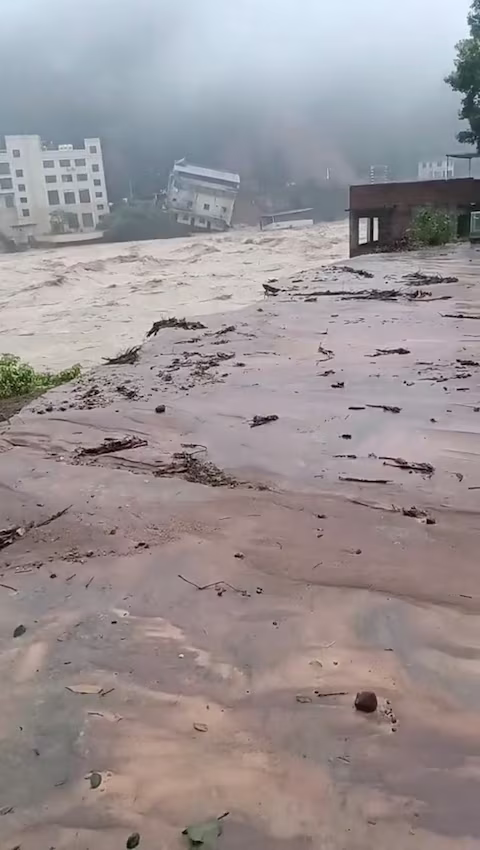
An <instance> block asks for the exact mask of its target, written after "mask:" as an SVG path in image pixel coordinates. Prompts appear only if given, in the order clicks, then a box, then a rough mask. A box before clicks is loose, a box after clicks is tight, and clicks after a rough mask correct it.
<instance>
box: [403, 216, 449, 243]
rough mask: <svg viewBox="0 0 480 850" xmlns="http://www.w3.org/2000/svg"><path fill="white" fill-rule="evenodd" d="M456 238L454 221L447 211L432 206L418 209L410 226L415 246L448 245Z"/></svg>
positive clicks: (411, 237)
mask: <svg viewBox="0 0 480 850" xmlns="http://www.w3.org/2000/svg"><path fill="white" fill-rule="evenodd" d="M454 238H455V231H454V227H453V222H452V219H451V218H450V216H449V214H448V213H447V212H444V211H443V210H436V209H433V208H432V207H425V208H424V209H419V210H417V212H416V213H415V215H414V217H413V221H412V226H411V228H410V240H411V242H412V243H413V245H414V246H418V247H421V246H425V245H446V243H447V242H452V241H453V240H454Z"/></svg>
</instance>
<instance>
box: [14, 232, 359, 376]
mask: <svg viewBox="0 0 480 850" xmlns="http://www.w3.org/2000/svg"><path fill="white" fill-rule="evenodd" d="M347 253H348V227H347V223H346V222H335V223H332V224H323V225H318V226H316V227H314V228H305V229H304V230H292V231H282V232H280V233H261V232H260V231H258V230H253V229H250V228H248V229H242V230H236V231H231V232H230V233H226V234H217V235H212V236H210V237H207V236H205V235H198V236H192V237H185V238H181V239H164V240H158V239H157V240H155V241H152V242H137V243H132V242H126V243H117V244H114V245H83V246H82V245H80V246H79V247H69V248H55V249H50V250H42V251H30V252H27V253H25V254H15V255H12V254H0V350H1V351H5V352H11V353H12V354H17V355H19V356H20V357H22V358H23V359H25V360H28V361H29V362H31V363H33V364H34V365H35V366H37V367H41V368H49V369H63V368H66V367H68V366H70V365H71V364H72V363H77V362H78V363H81V365H82V366H84V367H88V366H93V365H96V364H97V363H101V359H102V357H109V356H112V355H114V354H117V353H118V351H120V350H121V349H123V348H126V347H127V346H129V345H134V344H136V343H138V342H140V341H141V340H142V339H143V338H144V335H145V331H146V329H147V328H148V327H150V325H151V323H152V321H153V318H155V317H156V318H160V317H161V316H162V315H167V316H168V315H181V316H183V315H192V314H204V315H205V314H208V313H213V312H224V311H225V310H236V309H238V308H239V307H242V306H246V305H247V304H251V303H252V302H253V301H256V300H257V299H258V297H259V293H260V292H261V283H262V282H264V281H265V280H267V279H268V278H272V277H278V276H279V275H285V274H292V273H293V274H294V273H296V272H298V271H299V270H300V269H311V268H314V267H316V266H318V265H320V264H322V263H325V262H329V261H334V260H337V259H341V258H342V257H345V256H347Z"/></svg>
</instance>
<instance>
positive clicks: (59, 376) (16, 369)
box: [0, 354, 81, 399]
mask: <svg viewBox="0 0 480 850" xmlns="http://www.w3.org/2000/svg"><path fill="white" fill-rule="evenodd" d="M80 373H81V368H80V366H79V365H78V364H76V365H75V366H72V367H71V368H70V369H64V370H63V371H62V372H37V371H36V370H35V369H34V368H33V366H31V365H30V364H29V363H24V362H23V361H22V360H20V357H17V356H16V355H14V354H2V355H0V399H11V398H17V397H23V396H33V395H40V394H41V393H43V392H46V390H50V389H51V388H52V387H58V386H59V385H60V384H66V383H67V382H68V381H73V380H74V378H78V376H79V375H80Z"/></svg>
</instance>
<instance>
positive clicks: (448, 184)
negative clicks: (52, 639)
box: [349, 178, 480, 257]
mask: <svg viewBox="0 0 480 850" xmlns="http://www.w3.org/2000/svg"><path fill="white" fill-rule="evenodd" d="M424 208H429V209H434V210H440V211H442V212H445V213H447V214H448V215H449V216H450V218H451V220H452V223H454V224H455V229H456V235H457V236H458V237H459V238H467V237H468V235H469V232H470V219H471V214H472V213H473V212H475V211H480V180H475V179H474V178H463V179H462V178H461V179H458V178H456V179H453V180H422V181H419V180H418V181H414V182H409V183H385V184H384V185H379V186H371V185H367V184H366V185H363V186H351V187H350V203H349V211H350V256H351V257H355V256H357V255H359V254H371V253H373V252H375V251H389V250H392V249H395V248H396V247H398V246H401V245H402V243H403V242H404V240H405V239H407V237H408V233H409V229H410V227H411V225H412V222H413V219H414V217H415V214H416V212H417V211H418V210H421V209H424Z"/></svg>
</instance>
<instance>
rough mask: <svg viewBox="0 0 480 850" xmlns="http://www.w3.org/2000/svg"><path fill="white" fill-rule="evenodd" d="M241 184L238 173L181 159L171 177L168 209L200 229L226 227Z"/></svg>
mask: <svg viewBox="0 0 480 850" xmlns="http://www.w3.org/2000/svg"><path fill="white" fill-rule="evenodd" d="M239 188H240V177H239V175H238V174H233V173H232V172H230V171H218V170H216V169H213V168H204V167H203V166H202V165H193V164H192V163H189V162H187V161H186V160H185V159H179V160H177V162H175V165H174V166H173V169H172V172H171V174H170V178H169V181H168V189H167V200H166V203H167V209H168V210H170V211H171V212H172V213H173V215H174V216H175V218H176V220H177V221H178V222H179V223H180V224H185V225H188V226H190V227H195V228H199V229H201V230H226V229H227V228H228V227H230V225H231V223H232V216H233V208H234V206H235V199H236V197H237V195H238V190H239Z"/></svg>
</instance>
